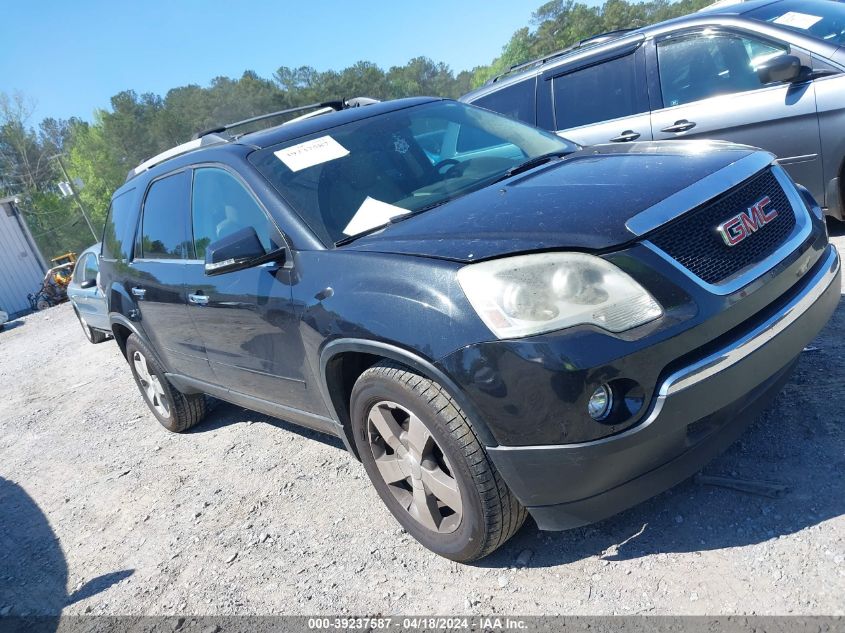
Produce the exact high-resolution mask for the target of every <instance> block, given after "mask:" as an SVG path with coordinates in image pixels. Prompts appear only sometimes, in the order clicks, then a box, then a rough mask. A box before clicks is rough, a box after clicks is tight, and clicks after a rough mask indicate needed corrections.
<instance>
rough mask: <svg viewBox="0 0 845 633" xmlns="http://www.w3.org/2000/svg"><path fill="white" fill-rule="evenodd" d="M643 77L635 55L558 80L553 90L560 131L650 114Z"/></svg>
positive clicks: (557, 124)
mask: <svg viewBox="0 0 845 633" xmlns="http://www.w3.org/2000/svg"><path fill="white" fill-rule="evenodd" d="M642 75H643V72H642V70H641V68H640V65H639V64H638V63H637V57H636V55H634V54H631V55H626V56H625V57H620V58H618V59H614V60H611V61H609V62H604V63H602V64H598V65H596V66H590V67H589V68H584V69H582V70H576V71H575V72H571V73H569V74H566V75H562V76H560V77H555V78H554V79H553V83H552V90H553V94H554V104H555V121H556V126H557V129H558V130H566V129H569V128H573V127H579V126H581V125H590V124H592V123H598V122H600V121H609V120H610V119H618V118H620V117H626V116H631V115H634V114H640V113H642V112H647V111H648V95H647V94H646V82H645V77H643V76H642Z"/></svg>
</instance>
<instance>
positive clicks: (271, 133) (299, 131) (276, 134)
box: [114, 97, 442, 197]
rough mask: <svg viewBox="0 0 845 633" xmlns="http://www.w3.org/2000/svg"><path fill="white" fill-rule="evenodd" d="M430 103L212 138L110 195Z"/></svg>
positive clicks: (408, 102)
mask: <svg viewBox="0 0 845 633" xmlns="http://www.w3.org/2000/svg"><path fill="white" fill-rule="evenodd" d="M434 101H442V99H439V98H435V97H412V98H407V99H396V100H393V101H385V102H378V103H373V104H371V105H367V106H362V107H354V108H346V109H344V110H339V111H336V112H327V113H325V114H320V115H319V116H314V117H311V118H307V119H303V120H300V121H291V122H288V123H284V124H279V125H276V126H273V127H271V128H267V129H264V130H258V131H255V132H250V133H248V134H244V135H242V136H233V137H231V138H230V137H226V136H221V137H216V140H217V142H211V143H209V144H208V145H203V146H200V147H197V148H195V149H191V150H187V151H185V152H182V153H179V154H176V155H175V156H172V157H170V158H163V159H162V160H161V162H157V163H156V164H154V165H152V166H151V167H149V169H145V170H144V171H141V172H140V173H138V174H137V175H134V176H133V175H132V174H131V173H130V176H129V177H128V178H127V180H126V182H125V183H124V184H123V185H122V186H121V187H120V188H118V190H117V191H116V192H115V193H114V196H115V197H116V196H119V195H120V194H121V193H123V192H125V191H126V190H127V189H131V188H132V187H135V186H136V179H139V178H148V179H149V178H154V177H156V176H158V175H160V174H162V173H164V172H166V171H169V170H171V169H173V168H174V167H181V166H185V165H190V164H193V163H198V162H202V161H204V160H205V159H206V157H210V156H213V155H218V156H219V153H220V152H226V151H228V152H232V153H237V154H240V155H244V154H247V153H250V152H251V151H253V150H256V149H263V148H265V147H270V146H272V145H278V144H279V143H284V142H286V141H289V140H292V139H296V138H300V137H303V136H308V135H310V134H314V133H317V132H320V131H322V130H328V129H331V128H334V127H337V126H339V125H344V124H346V123H351V122H353V121H359V120H361V119H366V118H370V117H374V116H379V115H381V114H384V113H386V112H393V111H396V110H402V109H404V108H409V107H413V106H416V105H421V104H424V103H430V102H434ZM209 136H211V135H209Z"/></svg>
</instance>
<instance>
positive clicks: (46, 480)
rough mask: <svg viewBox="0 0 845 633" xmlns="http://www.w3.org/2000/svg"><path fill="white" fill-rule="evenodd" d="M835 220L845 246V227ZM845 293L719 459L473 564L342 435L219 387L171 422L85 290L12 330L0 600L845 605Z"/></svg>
mask: <svg viewBox="0 0 845 633" xmlns="http://www.w3.org/2000/svg"><path fill="white" fill-rule="evenodd" d="M834 231H835V232H836V233H838V234H839V236H838V237H836V238H834V239H836V240H837V241H838V242H839V243H840V249H842V250H843V251H845V248H843V247H845V237H842V235H843V233H845V231H843V230H842V227H841V226H838V227H835V228H834ZM843 332H845V300H843V302H842V303H841V304H840V307H839V309H838V311H837V313H836V315H835V316H834V318H833V320H832V321H831V322H830V324H829V325H828V327H827V328H826V329H825V330H824V332H822V334H821V335H820V336H819V337H818V339H816V341H814V343H813V347H815V348H816V349H815V350H811V351H807V352H805V353H804V354H803V356H802V360H801V362H800V365H799V368H798V371H797V372H796V374H795V375H794V377H793V378H792V380H791V382H790V383H789V384H788V385H787V387H786V388H785V389H784V391H783V393H782V394H781V396H780V397H779V398H778V399H777V401H776V402H775V403H774V405H773V406H772V407H771V408H770V409H769V410H768V411H767V412H766V413H765V414H764V415H763V416H762V417H761V418H760V419H759V420H758V421H757V422H756V423H755V424H754V425H753V426H752V427H751V428H750V430H749V431H748V432H747V433H746V434H745V435H744V436H743V437H742V439H741V440H740V441H739V442H738V443H737V444H736V445H734V446H733V447H732V448H731V449H730V450H729V451H728V452H727V453H726V454H725V455H723V456H722V457H720V458H718V459H717V460H716V461H715V462H714V463H712V464H711V465H710V466H708V467H707V469H706V472H708V473H713V474H728V475H730V474H732V473H736V474H737V475H739V476H741V477H747V478H759V479H766V480H774V481H778V482H782V483H785V484H787V485H788V486H789V488H790V490H789V493H788V494H787V495H785V496H784V497H782V498H780V499H770V498H767V497H761V496H754V495H749V494H744V493H740V492H736V491H732V490H727V489H723V488H714V487H708V486H700V485H697V484H695V483H693V482H692V481H688V482H686V483H683V484H681V485H679V486H677V487H676V488H675V489H673V490H671V491H669V492H667V493H665V494H663V495H660V496H659V497H657V498H655V499H652V500H650V501H648V502H646V503H644V504H642V505H640V506H639V507H636V508H634V509H632V510H629V511H627V512H624V513H623V514H621V515H619V516H616V517H614V518H612V519H609V520H607V521H604V522H602V523H600V524H597V525H594V526H590V527H587V528H582V529H578V530H574V531H571V532H566V533H541V532H538V531H537V529H536V527H535V526H534V525H533V524H532V523H531V522H530V521H529V523H528V524H526V526H525V527H524V528H523V530H522V531H521V532H520V533H519V534H518V535H517V536H516V537H515V538H514V539H513V540H512V541H510V542H509V543H508V544H507V545H506V546H505V547H504V548H503V549H502V550H500V551H499V552H497V553H496V554H494V555H493V556H491V557H490V558H488V559H485V560H483V561H481V562H480V563H478V564H476V565H472V566H464V565H457V564H455V563H452V562H449V561H446V560H443V559H440V558H437V557H436V556H434V555H432V554H430V553H429V552H428V551H426V550H424V549H423V548H422V547H421V546H419V545H417V544H416V542H415V541H413V540H412V539H411V538H410V537H409V536H408V535H407V534H405V533H404V532H403V531H402V530H401V529H400V528H399V527H398V524H397V523H395V522H394V520H393V519H392V517H391V516H390V515H389V514H388V512H387V511H386V510H385V509H384V508H383V507H382V505H381V503H380V502H379V499H378V497H377V495H376V493H375V492H374V490H373V489H372V488H371V487H370V485H369V483H368V481H367V479H366V476H365V474H364V471H363V468H362V467H361V466H360V465H359V464H358V463H357V462H355V461H354V460H353V459H352V458H351V457H350V456H349V455H348V454H347V453H346V452H345V451H344V450H343V449H342V447H341V445H340V443H339V441H336V440H334V439H332V438H329V437H325V436H321V435H319V434H317V433H312V432H310V431H306V430H301V429H298V428H297V427H295V426H293V425H290V424H287V423H285V422H281V421H278V420H274V419H271V418H268V417H265V416H262V415H259V414H256V413H252V412H250V411H246V410H244V409H241V408H238V407H235V406H232V405H228V404H220V405H219V406H217V407H216V408H215V410H214V411H213V412H212V413H211V414H210V416H209V418H208V420H207V421H206V422H205V423H204V424H202V425H200V426H199V427H197V428H196V429H195V430H194V431H192V432H190V433H187V434H185V435H172V434H169V433H167V432H166V431H165V430H164V429H163V428H161V427H160V426H159V425H158V424H157V423H156V421H155V420H154V419H153V417H152V416H151V415H150V414H149V413H148V412H147V410H146V407H145V405H144V403H143V401H142V399H141V396H140V394H139V393H138V391H137V389H136V387H135V385H134V383H133V382H132V379H131V376H130V374H129V371H128V368H127V367H126V364H125V361H124V360H123V358H122V357H121V355H120V353H119V351H118V349H117V346H116V345H114V343H113V342H111V341H109V342H107V343H105V344H102V345H97V346H93V345H90V344H89V343H88V342H87V341H86V340H85V339H84V338H83V335H82V332H81V330H80V329H79V327H78V325H77V323H76V320H75V318H74V316H73V313H72V311H71V308H70V306H68V305H63V306H60V307H58V308H54V309H51V310H48V311H46V312H43V313H39V314H35V315H32V316H29V317H27V318H25V319H20V320H18V321H16V322H14V323H11V324H9V326H8V329H7V331H4V332H2V333H0V614H3V613H9V612H10V613H13V614H22V613H58V612H59V611H60V610H62V609H64V613H66V614H81V613H95V614H101V613H102V614H127V615H140V614H196V615H199V614H252V613H257V614H282V613H284V614H290V613H294V614H323V613H357V614H361V613H370V614H377V613H380V614H403V613H405V614H407V613H417V614H420V613H425V614H428V613H437V614H456V613H494V614H503V613H505V614H559V613H565V614H613V613H618V614H630V613H649V614H732V613H743V614H753V613H756V614H786V613H799V614H840V615H841V614H845V599H843V596H845V517H844V516H843V514H845V427H843V420H842V413H843V406H842V404H841V403H842V398H843V393H845V342H843V337H842V333H843Z"/></svg>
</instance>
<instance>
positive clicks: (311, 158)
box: [273, 136, 349, 171]
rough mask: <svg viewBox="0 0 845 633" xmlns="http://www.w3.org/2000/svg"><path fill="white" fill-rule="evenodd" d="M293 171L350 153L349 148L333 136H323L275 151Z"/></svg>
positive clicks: (277, 156)
mask: <svg viewBox="0 0 845 633" xmlns="http://www.w3.org/2000/svg"><path fill="white" fill-rule="evenodd" d="M273 153H274V154H275V155H276V158H278V159H279V160H280V161H282V162H283V163H284V164H285V165H287V166H288V167H289V168H290V170H291V171H300V170H302V169H306V168H308V167H313V166H314V165H319V164H320V163H327V162H329V161H330V160H336V159H338V158H343V157H344V156H348V155H349V150H348V149H346V148H345V147H344V146H343V145H341V144H340V143H338V142H337V141H336V140H334V139H333V138H332V137H331V136H321V137H320V138H315V139H312V140H310V141H305V142H304V143H299V144H298V145H291V146H290V147H286V148H285V149H280V150H279V151H278V152H273Z"/></svg>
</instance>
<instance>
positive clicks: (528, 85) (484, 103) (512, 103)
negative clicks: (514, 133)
mask: <svg viewBox="0 0 845 633" xmlns="http://www.w3.org/2000/svg"><path fill="white" fill-rule="evenodd" d="M536 86H537V78H536V77H531V78H530V79H526V80H525V81H520V82H519V83H516V84H513V85H511V86H507V87H505V88H502V89H501V90H497V91H496V92H492V93H490V94H488V95H484V96H483V97H479V98H478V99H476V100H475V101H473V102H472V104H473V105H477V106H480V107H482V108H486V109H487V110H492V111H493V112H498V113H500V114H504V115H505V116H509V117H511V118H512V119H517V120H518V121H523V122H525V123H530V124H531V125H534V124H535V123H536V122H537V112H536V99H537V95H536V90H535V89H536Z"/></svg>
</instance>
